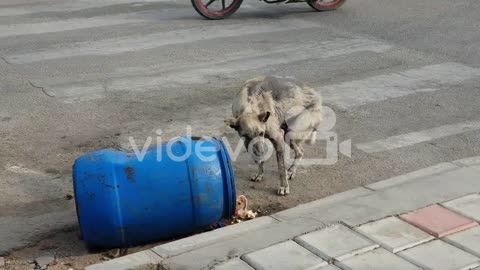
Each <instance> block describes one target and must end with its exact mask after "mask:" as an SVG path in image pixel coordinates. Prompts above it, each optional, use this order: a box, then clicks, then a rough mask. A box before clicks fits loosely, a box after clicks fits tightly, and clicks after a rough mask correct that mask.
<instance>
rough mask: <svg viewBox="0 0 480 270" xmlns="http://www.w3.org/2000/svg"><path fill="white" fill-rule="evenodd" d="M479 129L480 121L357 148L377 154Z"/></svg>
mask: <svg viewBox="0 0 480 270" xmlns="http://www.w3.org/2000/svg"><path fill="white" fill-rule="evenodd" d="M479 129H480V121H470V122H463V123H457V124H452V125H445V126H440V127H436V128H431V129H426V130H421V131H415V132H410V133H407V134H401V135H397V136H392V137H389V138H386V139H383V140H377V141H373V142H366V143H359V144H356V145H355V146H356V147H357V148H358V149H360V150H362V151H364V152H366V153H376V152H382V151H387V150H393V149H397V148H402V147H406V146H411V145H415V144H418V143H422V142H428V141H432V140H436V139H441V138H444V137H447V136H452V135H456V134H461V133H465V132H468V131H474V130H479Z"/></svg>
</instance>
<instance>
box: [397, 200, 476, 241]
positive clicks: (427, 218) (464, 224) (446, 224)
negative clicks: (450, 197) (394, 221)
mask: <svg viewBox="0 0 480 270" xmlns="http://www.w3.org/2000/svg"><path fill="white" fill-rule="evenodd" d="M400 218H401V219H402V220H404V221H406V222H408V223H410V224H412V225H413V226H416V227H418V228H420V229H422V230H424V231H426V232H428V233H429V234H431V235H433V236H435V237H444V236H446V235H449V234H452V233H456V232H459V231H463V230H465V229H468V228H471V227H474V226H477V225H478V224H477V223H476V222H475V221H473V220H471V219H469V218H467V217H464V216H462V215H459V214H457V213H455V212H453V211H451V210H448V209H446V208H444V207H441V206H440V205H437V204H435V205H431V206H427V207H425V208H421V209H418V210H415V211H412V212H409V213H406V214H404V215H401V216H400Z"/></svg>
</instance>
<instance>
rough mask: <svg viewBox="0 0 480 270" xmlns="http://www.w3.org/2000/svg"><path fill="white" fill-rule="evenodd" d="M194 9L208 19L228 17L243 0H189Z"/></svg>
mask: <svg viewBox="0 0 480 270" xmlns="http://www.w3.org/2000/svg"><path fill="white" fill-rule="evenodd" d="M191 1H192V5H193V7H194V8H195V10H196V11H197V12H198V13H199V14H200V15H202V16H203V17H205V18H207V19H210V20H221V19H225V18H227V17H229V16H230V15H232V14H233V13H235V11H237V9H238V8H239V7H240V5H241V4H242V2H243V0H191Z"/></svg>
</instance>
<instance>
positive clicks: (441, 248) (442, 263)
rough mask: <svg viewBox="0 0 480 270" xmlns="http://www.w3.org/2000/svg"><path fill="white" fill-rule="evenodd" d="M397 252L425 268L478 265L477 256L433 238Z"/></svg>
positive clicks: (457, 268) (452, 269)
mask: <svg viewBox="0 0 480 270" xmlns="http://www.w3.org/2000/svg"><path fill="white" fill-rule="evenodd" d="M397 254H398V255H400V256H402V257H403V258H405V259H407V260H409V261H410V262H412V263H414V264H416V265H418V266H420V267H422V268H423V269H426V270H464V269H465V270H466V269H471V268H474V267H476V266H478V265H480V259H479V258H478V257H475V256H474V255H472V254H470V253H467V252H465V251H463V250H461V249H458V248H456V247H454V246H452V245H449V244H447V243H445V242H443V241H441V240H434V241H431V242H428V243H425V244H423V245H420V246H416V247H413V248H411V249H407V250H405V251H402V252H399V253H397Z"/></svg>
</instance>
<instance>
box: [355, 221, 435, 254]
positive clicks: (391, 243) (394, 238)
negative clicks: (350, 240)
mask: <svg viewBox="0 0 480 270" xmlns="http://www.w3.org/2000/svg"><path fill="white" fill-rule="evenodd" d="M355 230H356V231H358V232H359V233H361V234H363V235H365V236H366V237H368V238H370V239H371V240H372V241H374V242H376V243H378V244H380V245H381V246H382V247H384V248H385V249H387V250H388V251H390V252H394V253H396V252H398V251H402V250H404V249H407V248H411V247H413V246H416V245H419V244H422V243H424V242H427V241H430V240H432V239H433V236H431V235H429V234H427V233H425V232H424V231H422V230H420V229H418V228H417V227H415V226H412V225H410V224H408V223H406V222H405V221H403V220H400V219H399V218H397V217H388V218H384V219H381V220H378V221H375V222H371V223H367V224H364V225H362V226H360V227H358V228H356V229H355Z"/></svg>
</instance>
